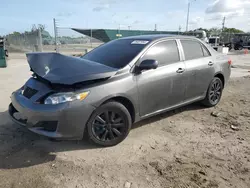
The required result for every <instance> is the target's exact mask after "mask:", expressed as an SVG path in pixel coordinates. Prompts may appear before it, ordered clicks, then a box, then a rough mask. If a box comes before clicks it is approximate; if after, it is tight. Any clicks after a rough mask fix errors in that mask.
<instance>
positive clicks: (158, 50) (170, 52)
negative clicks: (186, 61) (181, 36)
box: [141, 40, 180, 66]
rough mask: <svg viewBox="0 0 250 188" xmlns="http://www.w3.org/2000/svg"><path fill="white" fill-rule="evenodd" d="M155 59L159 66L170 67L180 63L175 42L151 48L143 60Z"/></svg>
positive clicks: (165, 42) (171, 41) (166, 42)
mask: <svg viewBox="0 0 250 188" xmlns="http://www.w3.org/2000/svg"><path fill="white" fill-rule="evenodd" d="M146 59H154V60H156V61H158V63H159V66H162V65H168V64H171V63H175V62H178V61H180V56H179V51H178V48H177V44H176V41H175V40H169V41H164V42H160V43H158V44H156V45H154V46H153V47H151V48H150V49H149V50H148V51H147V52H146V54H145V55H144V56H143V57H142V60H141V61H143V60H146Z"/></svg>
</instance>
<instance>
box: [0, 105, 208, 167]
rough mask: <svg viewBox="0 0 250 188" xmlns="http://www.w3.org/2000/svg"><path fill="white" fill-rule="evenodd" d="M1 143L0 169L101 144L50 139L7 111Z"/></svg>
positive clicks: (0, 126) (1, 118) (1, 120)
mask: <svg viewBox="0 0 250 188" xmlns="http://www.w3.org/2000/svg"><path fill="white" fill-rule="evenodd" d="M202 108H204V107H202V106H200V105H199V104H192V105H189V106H186V107H183V108H179V109H177V110H173V111H170V112H166V113H162V114H159V115H156V116H154V117H151V118H147V119H145V120H143V121H141V122H138V123H136V124H134V125H133V128H132V129H136V128H139V127H142V126H145V125H147V124H149V123H153V122H155V121H159V120H161V119H164V118H167V117H169V116H172V115H174V114H177V113H181V112H183V111H186V110H199V109H202ZM132 131H133V130H132ZM0 145H1V147H0V169H18V168H24V167H29V166H34V165H39V164H43V163H48V162H51V161H54V160H55V159H56V153H57V152H63V151H74V150H91V149H100V147H98V146H96V145H94V144H91V143H90V142H88V140H86V138H84V139H83V140H81V141H51V140H49V139H48V138H46V137H43V136H39V135H37V134H35V133H32V132H30V131H29V130H27V129H26V128H24V127H21V126H19V125H17V124H15V123H13V122H12V121H11V120H10V118H9V115H8V112H7V111H5V112H0Z"/></svg>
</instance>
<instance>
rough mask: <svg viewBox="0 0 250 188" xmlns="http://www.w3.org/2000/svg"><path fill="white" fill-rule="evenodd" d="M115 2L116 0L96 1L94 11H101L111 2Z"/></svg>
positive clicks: (108, 6)
mask: <svg viewBox="0 0 250 188" xmlns="http://www.w3.org/2000/svg"><path fill="white" fill-rule="evenodd" d="M115 3H117V0H99V1H98V2H97V4H98V5H97V6H96V7H94V8H93V11H94V12H100V11H103V10H105V9H108V8H110V6H111V4H115Z"/></svg>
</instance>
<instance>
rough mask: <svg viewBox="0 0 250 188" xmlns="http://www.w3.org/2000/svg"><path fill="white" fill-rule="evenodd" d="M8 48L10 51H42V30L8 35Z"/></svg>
mask: <svg viewBox="0 0 250 188" xmlns="http://www.w3.org/2000/svg"><path fill="white" fill-rule="evenodd" d="M6 48H7V49H8V51H9V52H41V51H42V50H43V49H42V36H41V32H40V30H36V31H32V32H25V33H18V32H14V33H12V34H9V35H7V36H6Z"/></svg>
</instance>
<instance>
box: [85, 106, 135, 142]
mask: <svg viewBox="0 0 250 188" xmlns="http://www.w3.org/2000/svg"><path fill="white" fill-rule="evenodd" d="M131 125H132V119H131V116H130V113H129V111H128V109H127V108H126V107H125V106H123V105H122V104H121V103H118V102H113V101H111V102H108V103H105V104H103V105H101V106H100V107H98V108H97V109H96V110H95V111H94V113H93V114H92V115H91V117H90V119H89V121H88V123H87V136H88V138H89V139H90V141H92V142H94V143H95V144H97V145H101V146H114V145H117V144H119V143H120V142H122V141H123V140H124V139H125V138H126V137H127V135H128V134H129V131H130V129H131Z"/></svg>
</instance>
